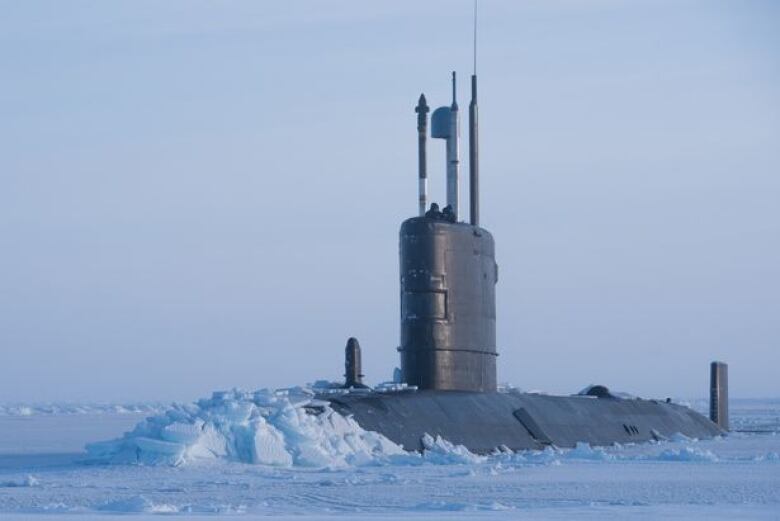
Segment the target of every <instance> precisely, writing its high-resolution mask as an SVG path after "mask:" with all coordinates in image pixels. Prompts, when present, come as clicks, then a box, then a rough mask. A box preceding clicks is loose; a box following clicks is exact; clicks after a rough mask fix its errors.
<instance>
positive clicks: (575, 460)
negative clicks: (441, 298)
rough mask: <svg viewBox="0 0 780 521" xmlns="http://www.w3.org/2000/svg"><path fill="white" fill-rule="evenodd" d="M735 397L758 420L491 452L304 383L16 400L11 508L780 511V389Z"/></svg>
mask: <svg viewBox="0 0 780 521" xmlns="http://www.w3.org/2000/svg"><path fill="white" fill-rule="evenodd" d="M388 392H392V391H388ZM692 403H693V405H694V407H697V408H701V407H704V406H706V402H700V401H694V402H692ZM731 405H732V423H733V425H734V426H738V427H739V430H743V431H749V432H733V433H731V434H730V435H728V436H725V437H722V438H717V439H713V440H692V439H688V438H686V437H684V436H676V437H673V438H672V439H670V440H667V441H663V442H658V443H648V444H638V445H624V446H613V447H591V446H589V445H587V444H578V445H577V446H576V447H575V448H573V449H557V448H552V447H551V448H547V449H546V450H543V451H524V452H518V453H514V452H512V451H509V450H506V449H501V448H498V449H497V450H496V451H495V453H493V454H491V455H487V456H480V455H474V454H471V453H470V452H469V451H468V450H466V449H465V448H464V447H462V446H457V445H453V444H452V443H450V442H449V441H448V440H445V439H442V438H439V437H433V436H426V437H425V438H424V439H423V446H424V447H425V450H424V452H423V453H422V454H416V453H415V454H409V453H405V452H403V451H402V450H401V449H400V447H398V446H397V445H395V444H393V443H392V442H390V441H389V440H387V439H385V438H384V437H382V436H380V435H379V434H377V433H372V432H367V431H365V430H363V429H362V428H360V426H359V425H357V424H356V423H355V422H353V421H352V420H350V419H349V418H344V417H342V416H340V415H338V414H337V413H336V412H335V411H333V410H331V409H330V408H329V407H328V405H327V403H325V402H321V401H318V400H316V398H315V397H314V393H313V391H311V390H309V389H301V388H295V389H289V390H282V391H267V390H263V391H258V392H254V393H248V392H242V391H229V392H221V393H215V394H214V395H213V396H212V397H211V398H208V399H204V400H200V401H198V402H196V403H193V404H180V405H175V406H172V407H169V408H168V409H167V410H159V409H154V410H153V412H151V413H128V412H119V411H115V412H110V409H109V408H108V407H107V408H106V409H105V410H103V411H101V412H93V413H89V414H86V413H79V414H74V413H72V412H67V411H63V412H61V413H46V414H33V415H5V416H0V516H1V517H3V518H4V519H28V518H30V516H33V515H44V514H45V515H46V517H47V519H48V518H50V517H51V516H58V515H63V516H69V517H70V518H73V514H79V515H84V514H89V516H90V519H102V518H103V517H106V516H107V517H112V516H115V515H117V514H122V515H132V516H136V517H138V518H144V517H146V516H158V515H161V514H164V515H176V516H177V517H178V518H182V517H188V516H201V515H208V516H209V519H215V518H219V517H222V516H224V517H226V518H231V519H232V518H234V517H236V516H238V517H240V518H251V517H258V516H269V515H273V516H277V517H278V516H293V517H295V518H296V519H300V518H301V517H302V518H303V519H323V518H328V519H336V518H342V517H352V518H365V517H370V518H371V519H374V520H378V519H397V518H398V517H401V516H403V517H422V518H425V519H452V518H463V519H471V518H482V517H489V518H491V519H492V518H501V519H517V518H528V519H569V518H583V519H604V518H613V519H623V518H626V517H631V518H633V517H639V518H643V517H644V518H658V517H663V518H669V517H672V518H674V517H676V518H680V519H683V518H685V519H689V518H700V519H704V518H706V519H734V518H741V519H777V518H778V514H777V513H778V512H780V437H778V432H780V428H778V425H780V400H748V401H740V400H737V401H732V404H731ZM152 409H153V408H150V410H152ZM312 412H313V413H315V414H310V413H312ZM147 414H151V415H149V417H148V418H145V417H144V416H145V415H147ZM122 432H125V434H123V435H122ZM106 439H109V441H97V442H96V441H95V440H106ZM84 443H87V446H88V450H87V451H86V452H84V451H82V450H79V447H80V446H83V444H84Z"/></svg>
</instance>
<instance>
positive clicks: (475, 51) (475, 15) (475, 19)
mask: <svg viewBox="0 0 780 521" xmlns="http://www.w3.org/2000/svg"><path fill="white" fill-rule="evenodd" d="M473 74H474V76H476V75H477V0H474V73H473Z"/></svg>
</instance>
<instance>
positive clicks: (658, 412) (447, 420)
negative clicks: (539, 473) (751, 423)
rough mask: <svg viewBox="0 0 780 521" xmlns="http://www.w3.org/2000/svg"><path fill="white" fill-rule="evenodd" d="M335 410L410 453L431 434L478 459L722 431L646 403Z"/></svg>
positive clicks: (405, 402)
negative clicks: (505, 452) (497, 452)
mask: <svg viewBox="0 0 780 521" xmlns="http://www.w3.org/2000/svg"><path fill="white" fill-rule="evenodd" d="M320 398H322V399H324V400H327V401H329V402H330V403H331V406H332V407H333V409H335V410H336V411H337V412H339V413H340V414H342V415H344V416H351V417H352V418H353V419H354V420H355V421H357V423H358V424H360V426H361V427H362V428H364V429H366V430H370V431H375V432H379V433H380V434H382V435H384V436H385V437H387V438H389V439H390V440H392V441H393V442H395V443H397V444H399V445H401V446H403V447H404V449H406V450H409V451H419V450H422V449H423V445H422V438H423V436H424V435H425V434H430V435H432V436H441V437H442V438H444V439H446V440H448V441H450V442H452V443H455V444H459V445H464V446H465V447H466V448H468V449H469V450H470V451H471V452H474V453H477V454H484V453H489V452H493V451H495V450H496V449H500V448H509V449H511V450H514V451H517V450H534V449H536V450H538V449H543V448H544V447H546V446H551V445H553V446H556V447H574V446H575V445H576V444H577V443H578V442H585V443H589V444H590V445H593V446H598V445H611V444H614V443H636V442H646V441H651V440H661V439H665V438H669V437H671V436H673V435H675V434H677V433H679V434H683V435H685V436H688V437H690V438H700V439H701V438H711V437H713V436H718V435H721V434H723V433H724V431H723V430H722V429H721V428H719V427H718V426H717V425H716V424H715V423H713V422H711V421H710V420H709V419H707V418H705V417H704V416H702V415H700V414H699V413H697V412H695V411H693V410H691V409H689V408H687V407H683V406H681V405H677V404H672V403H667V402H659V401H655V400H643V399H621V398H617V397H607V398H596V397H592V396H548V395H539V394H523V393H511V392H510V393H505V392H487V393H486V392H470V391H435V390H428V391H426V390H422V391H398V392H390V393H379V392H369V393H349V394H343V395H339V396H328V395H323V396H320Z"/></svg>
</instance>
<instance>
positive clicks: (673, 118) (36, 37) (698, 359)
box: [0, 0, 780, 401]
mask: <svg viewBox="0 0 780 521" xmlns="http://www.w3.org/2000/svg"><path fill="white" fill-rule="evenodd" d="M0 7H1V8H2V13H3V15H2V17H0V70H1V71H2V76H1V77H0V78H1V80H2V81H0V143H1V144H0V352H2V360H1V361H0V401H19V400H57V399H64V400H82V399H107V400H115V399H192V398H196V397H199V396H201V395H204V394H207V393H209V392H210V391H212V390H214V389H218V388H228V387H233V386H240V387H245V388H250V389H251V388H259V387H265V386H269V387H277V386H286V385H292V384H298V383H303V382H307V381H313V380H315V379H317V378H333V379H335V378H338V377H340V375H341V374H342V372H343V365H342V364H343V358H342V357H343V347H344V342H345V340H346V338H347V337H348V336H350V335H355V336H357V337H358V338H359V339H360V341H361V344H362V346H363V349H364V363H365V372H366V374H367V376H368V379H369V380H370V381H371V382H378V381H381V380H385V379H388V378H390V375H391V374H392V369H393V367H394V366H396V365H397V364H398V355H397V353H396V351H395V348H396V346H397V344H398V315H399V312H398V274H397V271H398V265H397V264H398V258H397V232H398V225H399V224H400V222H401V220H402V219H404V218H405V217H408V216H411V215H412V214H413V213H414V212H415V211H416V186H417V184H416V132H415V115H414V112H413V106H414V104H415V102H416V100H417V97H418V96H419V94H420V92H423V91H424V92H425V93H426V95H427V97H428V100H429V102H430V103H431V104H432V105H433V106H436V105H439V104H444V103H447V102H448V91H449V73H450V71H451V70H453V69H455V70H457V71H458V72H459V73H460V74H461V77H462V79H463V80H464V81H463V88H462V89H461V93H460V101H461V104H462V105H463V106H465V104H466V102H467V93H466V89H465V86H466V81H465V80H466V79H467V75H468V74H470V72H471V70H470V63H471V33H470V27H471V2H470V0H462V1H427V2H421V1H414V2H412V1H386V2H359V1H331V2H318V1H314V0H310V1H283V2H255V1H231V2H208V1H187V2H184V1H165V2H159V1H155V2H152V1H126V2H99V1H89V2H88V1H69V2H60V1H51V2H40V1H24V2H18V1H3V2H0ZM778 27H780V3H778V2H771V1H729V2H718V1H688V0H680V1H663V0H652V1H611V0H594V1H591V2H587V1H574V0H570V1H547V0H544V1H542V0H537V1H499V0H483V2H482V4H481V7H480V65H479V68H480V71H479V72H480V97H481V99H480V109H481V113H480V114H481V120H480V122H481V126H482V142H481V153H482V159H483V162H482V195H483V199H482V208H483V210H482V222H483V224H484V226H485V227H486V228H488V229H489V230H491V231H492V232H493V234H494V236H495V238H496V242H497V256H498V262H499V265H500V274H501V280H500V283H499V286H498V299H499V302H498V306H499V307H498V344H499V351H500V353H501V356H500V358H499V379H500V380H501V381H508V382H512V383H514V384H515V385H517V386H519V387H522V388H526V389H545V390H548V391H552V392H559V393H568V392H576V391H577V390H578V389H579V388H581V387H583V386H584V385H586V384H588V383H592V382H596V383H603V384H606V385H608V386H610V387H613V388H615V389H619V390H624V391H629V392H635V393H638V394H642V395H645V396H661V397H664V396H667V395H671V396H700V395H704V394H705V392H706V386H707V369H708V368H707V364H708V362H709V361H710V360H712V359H723V360H725V361H727V362H729V363H730V368H731V385H732V393H733V394H734V395H736V396H767V395H772V396H777V395H778V394H780V386H779V385H778V384H777V368H778V367H779V366H780V354H779V353H780V146H778V143H780V139H779V138H780V31H778ZM443 153H444V152H443V147H442V145H441V143H440V142H433V143H431V147H430V149H429V155H430V157H431V162H430V165H429V168H430V172H431V174H430V175H431V183H432V189H433V195H434V196H435V197H436V198H437V199H440V198H441V197H442V196H443V193H444V190H443V188H444V175H443V169H444V165H443ZM463 153H464V158H465V154H466V146H465V144H464V147H463ZM466 189H467V186H466V184H465V183H464V184H463V185H462V190H463V191H464V193H465V191H466Z"/></svg>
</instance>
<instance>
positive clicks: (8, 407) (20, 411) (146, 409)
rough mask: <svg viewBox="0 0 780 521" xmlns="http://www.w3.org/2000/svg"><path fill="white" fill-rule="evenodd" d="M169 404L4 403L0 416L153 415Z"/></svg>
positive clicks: (0, 407)
mask: <svg viewBox="0 0 780 521" xmlns="http://www.w3.org/2000/svg"><path fill="white" fill-rule="evenodd" d="M168 406H169V404H166V403H160V402H136V403H99V402H95V403H65V402H63V403H56V402H55V403H5V404H0V416H34V415H42V414H153V413H157V412H160V411H163V410H165V409H166V408H167V407H168Z"/></svg>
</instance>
